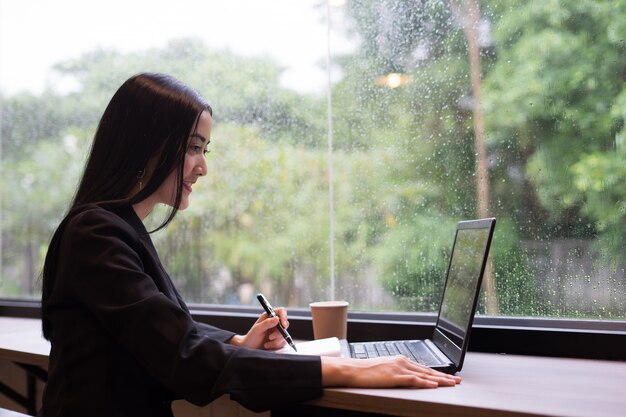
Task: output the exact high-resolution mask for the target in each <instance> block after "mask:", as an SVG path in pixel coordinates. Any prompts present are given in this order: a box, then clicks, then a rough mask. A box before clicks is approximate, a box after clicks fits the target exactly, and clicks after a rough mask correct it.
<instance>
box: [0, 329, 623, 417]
mask: <svg viewBox="0 0 626 417" xmlns="http://www.w3.org/2000/svg"><path fill="white" fill-rule="evenodd" d="M49 352H50V345H49V343H48V342H47V341H46V340H44V339H43V337H42V335H41V321H40V320H34V319H19V318H5V317H0V358H1V359H7V360H11V361H15V362H21V363H27V364H31V365H37V366H41V367H43V368H47V366H48V354H49ZM459 375H461V377H462V378H463V382H462V383H461V384H460V385H458V386H456V387H447V388H437V389H347V388H341V389H325V390H324V396H323V397H322V398H320V399H318V400H315V401H312V402H310V404H312V405H318V406H323V407H330V408H337V409H346V410H355V411H365V412H371V413H381V414H388V415H393V416H403V417H409V416H423V415H428V416H433V417H443V416H453V417H456V416H459V417H460V416H464V417H474V416H475V417H478V416H480V417H500V416H533V417H537V416H551V417H555V416H563V417H565V416H567V417H595V416H602V417H618V416H620V417H622V416H625V415H626V362H614V361H600V360H587V359H565V358H545V357H532V356H517V355H497V354H487V353H475V352H469V353H468V354H467V356H466V357H465V363H464V365H463V370H462V371H461V372H460V373H459Z"/></svg>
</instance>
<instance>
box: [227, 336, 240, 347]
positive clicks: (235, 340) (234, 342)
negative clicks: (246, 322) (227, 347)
mask: <svg viewBox="0 0 626 417" xmlns="http://www.w3.org/2000/svg"><path fill="white" fill-rule="evenodd" d="M228 343H230V344H231V345H234V346H242V345H243V336H242V335H240V334H236V335H234V336H233V337H231V338H230V340H229V341H228Z"/></svg>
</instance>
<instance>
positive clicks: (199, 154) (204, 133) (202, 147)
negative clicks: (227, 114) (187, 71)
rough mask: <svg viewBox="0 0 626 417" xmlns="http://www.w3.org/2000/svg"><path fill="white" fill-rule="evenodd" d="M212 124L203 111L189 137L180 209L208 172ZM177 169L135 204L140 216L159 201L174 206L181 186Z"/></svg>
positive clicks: (187, 203) (209, 117) (208, 115)
mask: <svg viewBox="0 0 626 417" xmlns="http://www.w3.org/2000/svg"><path fill="white" fill-rule="evenodd" d="M211 125H212V118H211V115H210V114H209V112H208V111H203V112H202V114H201V115H200V119H199V120H198V126H197V128H196V130H195V131H194V132H191V135H190V137H189V144H188V146H187V153H186V154H185V164H184V168H183V179H182V180H183V190H182V196H181V201H180V205H179V206H178V207H177V209H178V210H184V209H186V208H187V207H189V195H190V194H191V193H192V191H193V184H195V182H196V181H197V180H198V178H200V177H202V176H205V175H206V173H207V165H206V153H207V146H208V145H209V143H210V142H211V140H210V137H211ZM177 171H178V170H174V171H172V173H171V174H170V175H169V176H168V177H167V178H166V179H165V181H163V183H162V184H161V186H160V187H159V188H158V189H157V190H156V191H155V192H154V194H152V195H151V196H150V197H148V198H147V199H146V200H144V201H142V202H140V203H138V204H137V205H136V206H135V210H137V212H138V214H140V217H141V214H144V215H147V214H148V213H150V212H151V211H152V209H153V208H154V206H155V205H156V204H158V203H161V204H166V205H168V206H171V207H174V203H175V201H176V191H177V190H178V187H180V183H179V182H178V181H177Z"/></svg>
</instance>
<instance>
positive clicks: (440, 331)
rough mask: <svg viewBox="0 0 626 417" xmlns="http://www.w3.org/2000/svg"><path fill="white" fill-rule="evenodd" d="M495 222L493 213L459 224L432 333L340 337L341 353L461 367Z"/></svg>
mask: <svg viewBox="0 0 626 417" xmlns="http://www.w3.org/2000/svg"><path fill="white" fill-rule="evenodd" d="M495 225H496V219H495V218H487V219H478V220H466V221H461V222H459V223H458V224H457V226H456V231H455V235H454V243H453V245H452V251H451V253H450V262H449V264H448V271H447V274H446V284H445V287H444V290H443V296H442V299H441V304H440V307H439V314H438V316H437V323H436V325H435V329H434V331H433V335H432V337H431V338H430V339H421V340H399V341H379V342H352V343H348V342H346V341H342V342H343V344H344V346H343V347H342V349H343V355H345V356H350V357H353V358H361V359H363V358H369V357H377V356H391V355H398V354H400V355H404V356H407V357H408V358H409V359H411V360H414V361H416V362H418V363H422V364H424V365H426V366H429V367H431V368H434V369H437V370H439V371H442V372H445V373H448V374H454V373H456V372H458V371H460V370H461V368H462V367H463V359H464V357H465V352H466V351H467V346H468V344H469V335H470V330H471V328H472V322H473V321H474V313H475V312H476V304H477V302H478V295H479V293H480V285H481V283H482V278H483V274H484V272H485V266H486V264H487V257H488V255H489V247H490V246H491V239H492V237H493V230H494V227H495Z"/></svg>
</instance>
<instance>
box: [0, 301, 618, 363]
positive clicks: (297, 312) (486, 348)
mask: <svg viewBox="0 0 626 417" xmlns="http://www.w3.org/2000/svg"><path fill="white" fill-rule="evenodd" d="M189 309H190V311H191V314H192V316H193V318H194V319H195V320H197V321H199V322H202V323H206V324H210V325H213V326H217V327H220V328H224V329H227V330H231V331H234V332H237V333H245V332H247V331H248V330H249V328H250V326H251V325H252V323H254V321H255V320H256V318H257V317H258V315H259V314H260V313H261V312H262V310H261V307H260V306H259V307H251V306H230V305H217V304H189ZM288 310H289V324H290V327H289V331H290V333H291V334H292V336H293V337H294V338H296V339H305V340H306V339H311V338H313V330H312V326H311V314H310V312H309V310H308V309H306V308H289V309H288ZM0 316H4V317H23V318H41V303H40V302H39V301H37V300H26V299H8V298H0ZM435 319H436V315H435V314H434V313H384V312H363V311H350V312H349V313H348V339H349V340H354V341H370V340H387V339H389V340H394V339H405V338H407V335H411V336H409V337H410V338H426V337H429V336H430V335H431V334H432V330H433V327H434V325H435ZM469 350H470V351H473V352H485V353H499V354H512V355H513V354H514V355H530V356H548V357H568V358H580V359H605V360H619V361H624V360H626V321H618V320H615V321H613V320H582V319H557V318H540V317H489V316H477V317H476V319H475V320H474V325H473V326H472V332H471V338H470V345H469Z"/></svg>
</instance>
